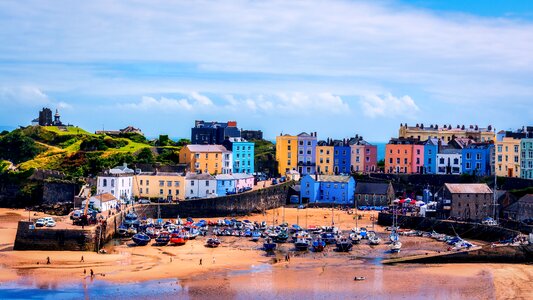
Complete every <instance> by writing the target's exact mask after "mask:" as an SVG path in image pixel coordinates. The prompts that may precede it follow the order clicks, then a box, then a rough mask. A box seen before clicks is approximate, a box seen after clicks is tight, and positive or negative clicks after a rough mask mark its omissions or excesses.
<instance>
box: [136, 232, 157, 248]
mask: <svg viewBox="0 0 533 300" xmlns="http://www.w3.org/2000/svg"><path fill="white" fill-rule="evenodd" d="M131 239H132V240H133V242H134V243H135V244H136V245H137V246H146V245H148V243H149V242H150V241H151V240H152V238H150V237H149V236H148V235H147V234H146V233H143V232H140V233H137V234H135V235H134V236H133V237H132V238H131Z"/></svg>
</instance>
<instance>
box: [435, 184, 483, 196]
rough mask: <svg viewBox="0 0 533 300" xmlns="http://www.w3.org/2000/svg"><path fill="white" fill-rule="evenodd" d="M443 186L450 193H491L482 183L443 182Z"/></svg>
mask: <svg viewBox="0 0 533 300" xmlns="http://www.w3.org/2000/svg"><path fill="white" fill-rule="evenodd" d="M444 186H445V187H446V188H447V189H448V191H450V193H452V194H492V190H491V189H490V188H489V186H488V185H486V184H484V183H445V184H444Z"/></svg>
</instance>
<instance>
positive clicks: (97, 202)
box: [81, 193, 118, 212]
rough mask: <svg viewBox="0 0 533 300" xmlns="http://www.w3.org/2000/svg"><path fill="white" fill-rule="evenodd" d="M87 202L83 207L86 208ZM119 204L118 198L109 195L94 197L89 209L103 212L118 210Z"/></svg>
mask: <svg viewBox="0 0 533 300" xmlns="http://www.w3.org/2000/svg"><path fill="white" fill-rule="evenodd" d="M86 201H87V200H83V201H82V202H81V207H82V208H84V207H85V204H86ZM117 204H118V200H117V198H115V197H114V196H113V195H111V194H109V193H105V194H99V195H95V196H92V197H91V199H89V207H91V208H93V209H96V210H100V211H102V212H104V211H108V210H110V209H113V208H116V207H117Z"/></svg>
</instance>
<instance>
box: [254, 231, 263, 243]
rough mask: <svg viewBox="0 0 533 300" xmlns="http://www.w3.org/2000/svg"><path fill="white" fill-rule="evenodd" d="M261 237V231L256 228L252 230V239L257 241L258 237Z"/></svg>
mask: <svg viewBox="0 0 533 300" xmlns="http://www.w3.org/2000/svg"><path fill="white" fill-rule="evenodd" d="M260 237H261V232H260V231H258V230H256V231H254V232H252V241H254V242H257V241H259V238H260Z"/></svg>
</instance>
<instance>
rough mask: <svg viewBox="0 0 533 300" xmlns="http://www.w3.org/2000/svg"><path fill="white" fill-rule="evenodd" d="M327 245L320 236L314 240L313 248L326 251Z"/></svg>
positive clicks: (317, 250)
mask: <svg viewBox="0 0 533 300" xmlns="http://www.w3.org/2000/svg"><path fill="white" fill-rule="evenodd" d="M325 247H326V242H324V241H323V240H322V239H321V238H318V239H316V240H314V241H313V244H312V248H313V251H314V252H322V251H324V248H325Z"/></svg>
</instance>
